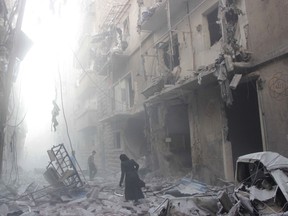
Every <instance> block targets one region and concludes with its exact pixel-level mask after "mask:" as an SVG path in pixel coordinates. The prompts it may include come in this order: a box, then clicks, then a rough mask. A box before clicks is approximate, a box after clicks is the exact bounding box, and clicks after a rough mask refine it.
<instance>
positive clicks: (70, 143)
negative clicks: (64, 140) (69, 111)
mask: <svg viewBox="0 0 288 216" xmlns="http://www.w3.org/2000/svg"><path fill="white" fill-rule="evenodd" d="M58 75H59V82H60V96H61V97H60V98H61V106H62V113H63V117H64V122H65V126H66V133H67V137H68V139H69V145H70V148H71V151H73V150H74V149H73V146H72V142H71V138H70V134H69V129H68V123H67V119H66V115H65V111H64V103H63V91H62V79H61V74H60V69H59V65H58Z"/></svg>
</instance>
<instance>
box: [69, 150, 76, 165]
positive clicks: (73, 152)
mask: <svg viewBox="0 0 288 216" xmlns="http://www.w3.org/2000/svg"><path fill="white" fill-rule="evenodd" d="M70 160H71V165H70V167H71V168H72V167H73V166H72V164H73V165H74V167H75V169H76V164H77V163H76V155H75V151H74V150H72V152H71V156H70Z"/></svg>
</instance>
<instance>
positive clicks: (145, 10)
mask: <svg viewBox="0 0 288 216" xmlns="http://www.w3.org/2000/svg"><path fill="white" fill-rule="evenodd" d="M163 3H164V1H163V2H162V1H156V2H155V3H154V4H153V5H152V6H150V7H145V6H144V4H143V1H138V5H139V7H140V11H141V14H140V19H139V20H138V26H141V25H142V24H143V23H144V22H146V21H147V20H148V19H149V18H150V17H151V16H153V14H154V13H155V11H156V10H157V8H159V7H160V6H161V5H162V4H163Z"/></svg>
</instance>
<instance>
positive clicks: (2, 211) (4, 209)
mask: <svg viewBox="0 0 288 216" xmlns="http://www.w3.org/2000/svg"><path fill="white" fill-rule="evenodd" d="M8 212H9V208H8V206H7V205H6V204H2V205H1V206H0V216H6V215H7V214H8Z"/></svg>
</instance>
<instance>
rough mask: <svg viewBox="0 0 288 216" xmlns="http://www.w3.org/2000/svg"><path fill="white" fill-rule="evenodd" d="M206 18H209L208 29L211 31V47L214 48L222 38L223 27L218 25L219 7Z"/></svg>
mask: <svg viewBox="0 0 288 216" xmlns="http://www.w3.org/2000/svg"><path fill="white" fill-rule="evenodd" d="M206 17H207V22H208V29H209V35H210V46H213V45H214V44H215V43H217V42H218V41H219V40H220V39H221V37H222V32H221V27H220V25H219V24H218V23H217V21H218V6H217V7H216V8H215V9H214V10H212V11H211V12H210V13H208V14H207V16H206Z"/></svg>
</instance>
